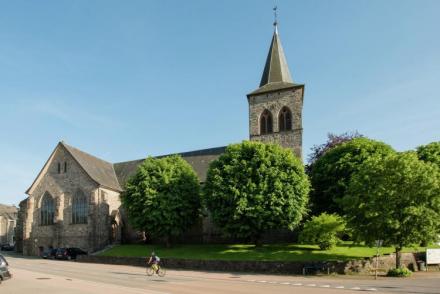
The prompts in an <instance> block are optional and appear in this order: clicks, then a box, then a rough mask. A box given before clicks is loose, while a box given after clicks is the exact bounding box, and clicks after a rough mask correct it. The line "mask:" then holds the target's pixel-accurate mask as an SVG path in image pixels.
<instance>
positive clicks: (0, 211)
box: [0, 204, 18, 220]
mask: <svg viewBox="0 0 440 294" xmlns="http://www.w3.org/2000/svg"><path fill="white" fill-rule="evenodd" d="M17 212H18V209H17V207H15V206H9V205H4V204H0V215H2V216H4V217H6V218H8V219H10V220H14V219H15V218H16V217H15V216H14V215H15V214H16V213H17Z"/></svg>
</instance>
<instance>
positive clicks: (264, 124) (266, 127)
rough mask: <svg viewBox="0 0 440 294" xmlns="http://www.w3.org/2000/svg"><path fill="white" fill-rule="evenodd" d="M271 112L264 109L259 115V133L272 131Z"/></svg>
mask: <svg viewBox="0 0 440 294" xmlns="http://www.w3.org/2000/svg"><path fill="white" fill-rule="evenodd" d="M272 131H273V129H272V114H271V113H270V111H269V110H267V109H265V110H264V111H263V113H262V114H261V116H260V135H264V134H269V133H272Z"/></svg>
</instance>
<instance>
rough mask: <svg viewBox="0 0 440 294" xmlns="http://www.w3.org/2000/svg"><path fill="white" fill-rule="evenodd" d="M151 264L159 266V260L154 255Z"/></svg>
mask: <svg viewBox="0 0 440 294" xmlns="http://www.w3.org/2000/svg"><path fill="white" fill-rule="evenodd" d="M150 263H152V264H158V263H159V260H157V257H156V255H152V256H151V257H150Z"/></svg>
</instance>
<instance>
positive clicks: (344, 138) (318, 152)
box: [308, 131, 364, 167]
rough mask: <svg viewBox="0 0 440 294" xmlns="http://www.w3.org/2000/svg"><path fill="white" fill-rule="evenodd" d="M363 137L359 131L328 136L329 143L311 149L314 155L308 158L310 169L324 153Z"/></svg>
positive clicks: (329, 134)
mask: <svg viewBox="0 0 440 294" xmlns="http://www.w3.org/2000/svg"><path fill="white" fill-rule="evenodd" d="M362 137H364V136H363V135H361V134H359V133H358V132H357V131H356V132H345V133H342V134H340V135H336V134H333V133H328V134H327V142H325V143H323V144H321V145H313V147H312V148H311V149H312V153H311V154H310V155H309V157H308V167H310V166H312V165H313V163H314V162H315V161H316V160H318V159H319V158H321V156H322V155H324V153H326V152H327V151H329V150H330V149H332V148H334V147H336V146H338V145H340V144H342V143H345V142H348V141H351V140H353V139H354V138H362Z"/></svg>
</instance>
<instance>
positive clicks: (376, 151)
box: [309, 137, 394, 215]
mask: <svg viewBox="0 0 440 294" xmlns="http://www.w3.org/2000/svg"><path fill="white" fill-rule="evenodd" d="M393 152H394V150H393V149H392V148H391V146H389V145H387V144H385V143H382V142H379V141H375V140H371V139H368V138H364V137H361V138H354V139H352V140H349V141H347V142H345V143H342V144H339V145H337V146H335V147H334V148H332V149H330V150H328V151H327V152H325V153H324V154H323V155H322V156H321V157H320V158H318V159H317V160H316V161H315V162H314V163H313V165H312V166H311V167H310V173H309V176H310V181H311V184H312V191H311V193H310V202H311V203H310V204H311V210H312V214H313V215H318V214H320V213H322V212H327V213H337V214H340V215H342V208H341V206H340V204H339V202H340V200H341V199H342V197H343V196H344V195H345V192H346V189H347V187H348V185H349V182H350V178H351V175H352V174H353V173H354V172H356V171H357V170H358V168H359V166H360V164H361V163H362V162H364V161H365V160H367V159H368V158H370V157H372V156H379V157H384V156H386V155H389V154H390V153H393Z"/></svg>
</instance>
